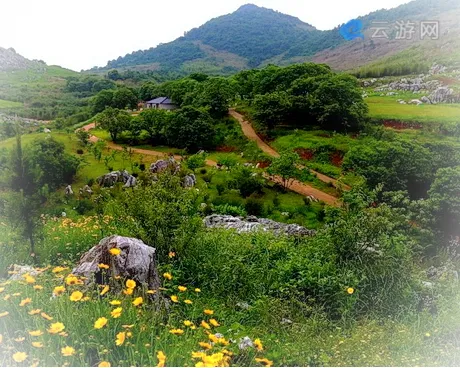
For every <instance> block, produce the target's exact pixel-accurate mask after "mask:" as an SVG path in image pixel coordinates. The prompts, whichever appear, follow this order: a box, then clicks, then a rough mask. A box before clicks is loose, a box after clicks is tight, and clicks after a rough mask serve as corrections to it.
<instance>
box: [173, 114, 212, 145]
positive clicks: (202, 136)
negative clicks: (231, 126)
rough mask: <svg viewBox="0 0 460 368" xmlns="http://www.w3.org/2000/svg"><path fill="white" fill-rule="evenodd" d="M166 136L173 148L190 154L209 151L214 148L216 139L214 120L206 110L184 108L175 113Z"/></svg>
mask: <svg viewBox="0 0 460 368" xmlns="http://www.w3.org/2000/svg"><path fill="white" fill-rule="evenodd" d="M165 136H166V139H167V141H168V142H169V143H170V144H171V145H172V146H174V147H179V148H185V149H187V151H189V152H194V151H197V150H200V149H208V148H210V147H212V146H213V144H214V138H215V131H214V126H213V121H212V118H211V116H210V115H209V113H208V112H206V111H204V110H201V109H196V108H194V107H191V106H186V107H183V108H182V109H180V110H177V111H176V112H174V115H173V116H172V118H171V121H170V123H169V124H168V126H167V129H166V132H165Z"/></svg>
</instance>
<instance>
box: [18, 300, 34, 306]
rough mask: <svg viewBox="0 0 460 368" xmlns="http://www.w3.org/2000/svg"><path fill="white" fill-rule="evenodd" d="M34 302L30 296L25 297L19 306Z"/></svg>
mask: <svg viewBox="0 0 460 368" xmlns="http://www.w3.org/2000/svg"><path fill="white" fill-rule="evenodd" d="M31 302H32V299H30V298H25V299H22V300H21V302H20V303H19V306H20V307H24V306H25V305H27V304H30V303H31Z"/></svg>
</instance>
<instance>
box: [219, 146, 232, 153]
mask: <svg viewBox="0 0 460 368" xmlns="http://www.w3.org/2000/svg"><path fill="white" fill-rule="evenodd" d="M216 151H217V152H235V151H237V149H236V148H235V147H232V146H219V147H217V148H216Z"/></svg>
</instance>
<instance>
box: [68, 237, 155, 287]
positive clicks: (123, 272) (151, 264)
mask: <svg viewBox="0 0 460 368" xmlns="http://www.w3.org/2000/svg"><path fill="white" fill-rule="evenodd" d="M112 248H117V249H119V250H120V251H121V253H120V254H119V255H117V256H114V255H111V254H110V253H109V250H110V249H112ZM155 254H156V250H155V248H153V247H150V246H148V245H147V244H145V243H144V242H143V241H142V240H139V239H135V238H127V237H124V236H118V235H113V236H109V237H107V238H104V239H102V240H101V241H100V242H99V244H98V245H96V246H94V247H93V248H91V249H90V250H89V251H88V252H86V253H85V254H84V255H83V256H82V257H81V259H80V261H79V262H78V264H77V266H76V267H75V268H74V269H73V270H72V274H74V275H77V276H83V277H85V278H86V283H91V282H93V281H95V282H96V283H98V284H103V283H104V284H105V283H107V282H108V281H109V280H110V278H112V277H118V276H120V277H121V278H122V279H132V280H134V281H136V282H137V283H138V284H144V285H146V286H147V287H148V288H149V289H150V290H158V289H159V287H160V279H159V277H158V270H157V265H156V260H155ZM100 263H104V264H107V265H109V266H110V267H109V268H108V269H107V270H104V277H106V278H108V280H104V279H103V278H104V277H103V274H102V271H101V269H100V268H99V266H98V265H99V264H100ZM157 294H158V293H156V294H154V295H157Z"/></svg>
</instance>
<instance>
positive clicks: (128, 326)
mask: <svg viewBox="0 0 460 368" xmlns="http://www.w3.org/2000/svg"><path fill="white" fill-rule="evenodd" d="M121 327H123V328H133V327H134V325H121Z"/></svg>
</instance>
